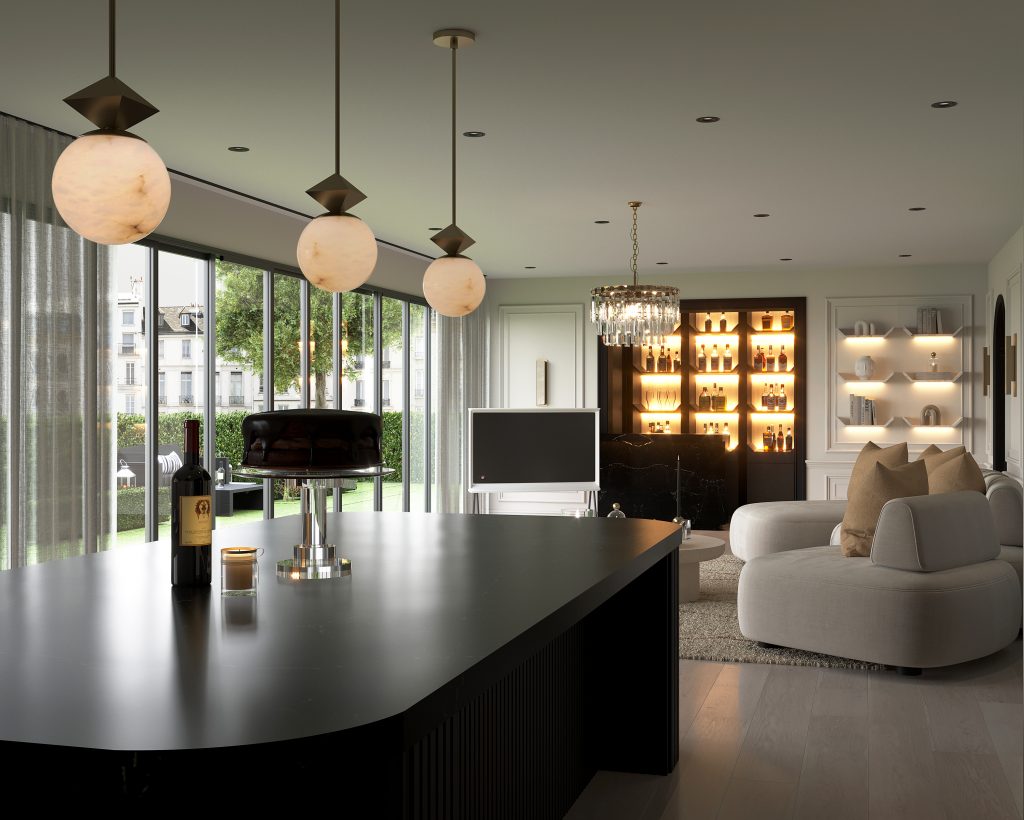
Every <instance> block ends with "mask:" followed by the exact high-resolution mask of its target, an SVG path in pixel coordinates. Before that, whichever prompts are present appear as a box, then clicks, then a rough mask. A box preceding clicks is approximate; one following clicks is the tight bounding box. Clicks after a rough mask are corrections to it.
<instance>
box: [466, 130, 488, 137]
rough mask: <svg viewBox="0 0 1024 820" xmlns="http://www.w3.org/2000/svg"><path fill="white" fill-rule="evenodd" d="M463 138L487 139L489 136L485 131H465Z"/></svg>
mask: <svg viewBox="0 0 1024 820" xmlns="http://www.w3.org/2000/svg"><path fill="white" fill-rule="evenodd" d="M462 136H464V137H486V136H487V134H486V133H485V132H483V131H463V132H462Z"/></svg>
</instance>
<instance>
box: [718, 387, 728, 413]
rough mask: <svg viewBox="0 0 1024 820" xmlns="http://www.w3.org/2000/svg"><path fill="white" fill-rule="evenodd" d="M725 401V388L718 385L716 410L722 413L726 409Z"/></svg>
mask: <svg viewBox="0 0 1024 820" xmlns="http://www.w3.org/2000/svg"><path fill="white" fill-rule="evenodd" d="M725 403H726V398H725V388H724V387H719V388H718V411H719V412H720V413H724V412H725V411H726V409H727V408H726V406H725Z"/></svg>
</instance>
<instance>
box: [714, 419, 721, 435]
mask: <svg viewBox="0 0 1024 820" xmlns="http://www.w3.org/2000/svg"><path fill="white" fill-rule="evenodd" d="M715 435H716V436H720V435H722V431H721V430H719V429H718V422H717V421H716V422H715Z"/></svg>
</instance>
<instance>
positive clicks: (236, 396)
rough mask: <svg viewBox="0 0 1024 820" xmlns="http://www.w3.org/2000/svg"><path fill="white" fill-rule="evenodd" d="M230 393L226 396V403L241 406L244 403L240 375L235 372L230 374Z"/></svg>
mask: <svg viewBox="0 0 1024 820" xmlns="http://www.w3.org/2000/svg"><path fill="white" fill-rule="evenodd" d="M230 389H231V392H230V393H229V394H228V402H229V403H230V404H233V405H241V404H243V403H244V402H245V393H244V391H243V389H242V373H241V371H239V370H235V371H233V372H232V373H231V388H230Z"/></svg>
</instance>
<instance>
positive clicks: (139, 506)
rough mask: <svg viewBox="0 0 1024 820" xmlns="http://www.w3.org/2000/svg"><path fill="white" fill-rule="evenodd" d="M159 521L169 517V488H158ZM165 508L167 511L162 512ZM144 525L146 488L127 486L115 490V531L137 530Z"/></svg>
mask: <svg viewBox="0 0 1024 820" xmlns="http://www.w3.org/2000/svg"><path fill="white" fill-rule="evenodd" d="M159 492H160V500H159V507H158V509H160V510H161V512H160V521H161V522H164V521H166V520H167V519H168V518H170V517H171V512H170V510H171V488H170V487H161V488H160V491H159ZM163 510H167V512H163ZM144 526H146V488H145V487H127V488H125V489H123V490H118V491H117V531H118V532H123V531H124V530H138V529H142V527H144Z"/></svg>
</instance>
